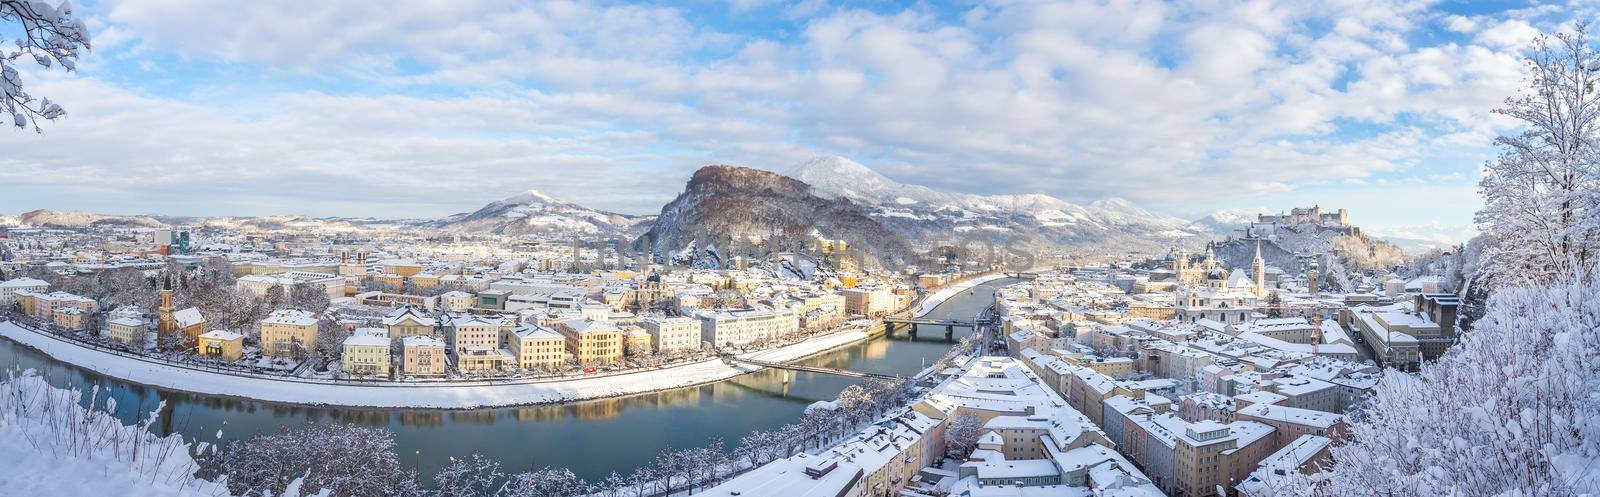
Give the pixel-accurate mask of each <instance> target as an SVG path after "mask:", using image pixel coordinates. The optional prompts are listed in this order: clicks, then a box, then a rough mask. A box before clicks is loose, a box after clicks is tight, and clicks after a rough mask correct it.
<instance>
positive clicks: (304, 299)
mask: <svg viewBox="0 0 1600 497" xmlns="http://www.w3.org/2000/svg"><path fill="white" fill-rule="evenodd" d="M328 305H329V299H328V291H327V290H325V289H323V287H322V286H320V285H312V284H308V283H295V284H294V285H291V286H290V287H289V307H292V308H295V309H302V310H307V311H311V313H313V314H321V313H322V311H325V310H327V309H328Z"/></svg>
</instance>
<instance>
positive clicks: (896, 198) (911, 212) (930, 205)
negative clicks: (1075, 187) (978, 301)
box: [790, 156, 1214, 252]
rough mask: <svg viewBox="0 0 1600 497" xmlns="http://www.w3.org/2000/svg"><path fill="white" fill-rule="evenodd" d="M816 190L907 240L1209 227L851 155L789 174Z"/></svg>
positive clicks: (1043, 239)
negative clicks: (981, 191) (938, 179)
mask: <svg viewBox="0 0 1600 497" xmlns="http://www.w3.org/2000/svg"><path fill="white" fill-rule="evenodd" d="M790 174H792V175H793V176H794V178H795V179H798V180H800V181H802V182H805V183H807V184H810V185H811V186H812V188H814V189H815V190H816V191H817V192H818V194H819V195H822V196H824V197H827V198H830V199H836V200H848V201H850V202H853V203H856V204H859V205H861V206H863V207H864V208H865V209H867V211H868V212H869V214H870V215H871V216H872V217H874V218H877V219H880V220H882V221H884V223H885V225H886V226H888V227H889V228H890V229H892V230H894V231H896V232H898V233H900V234H901V235H903V236H906V237H907V238H910V239H913V240H945V239H952V238H958V237H960V238H965V237H967V236H978V237H983V238H988V239H991V240H1005V239H1010V238H1012V237H1015V236H1021V237H1024V238H1025V239H1028V240H1031V241H1033V242H1035V243H1039V244H1043V245H1057V246H1066V247H1074V248H1088V247H1098V248H1106V247H1115V249H1116V251H1122V252H1125V251H1129V250H1144V249H1160V248H1163V247H1168V246H1171V245H1172V244H1189V243H1194V242H1193V241H1192V240H1193V239H1195V238H1197V237H1201V236H1209V235H1212V234H1214V232H1212V231H1210V230H1209V229H1206V228H1205V227H1201V226H1196V225H1195V223H1193V222H1190V221H1187V220H1183V219H1178V218H1174V217H1166V216H1159V215H1155V214H1151V213H1150V212H1148V211H1146V210H1144V209H1141V208H1139V207H1138V206H1136V205H1134V204H1133V203H1132V202H1129V201H1127V200H1124V199H1121V198H1108V199H1104V200H1099V201H1096V202H1093V203H1090V204H1088V205H1079V204H1074V203H1071V202H1067V201H1065V200H1061V199H1058V198H1055V197H1052V196H1049V195H1043V194H1025V195H977V194H967V193H954V192H945V191H939V190H934V189H932V188H928V187H925V186H921V185H911V184H905V183H899V182H896V181H894V180H891V179H889V178H888V177H886V176H884V175H882V174H879V173H878V172H876V171H873V170H872V169H871V168H868V167H866V166H863V165H861V164H859V163H856V162H855V161H852V160H849V159H846V158H843V157H838V156H824V157H818V158H815V159H812V160H810V161H807V162H805V163H803V164H800V165H799V166H796V167H795V168H792V170H791V173H790Z"/></svg>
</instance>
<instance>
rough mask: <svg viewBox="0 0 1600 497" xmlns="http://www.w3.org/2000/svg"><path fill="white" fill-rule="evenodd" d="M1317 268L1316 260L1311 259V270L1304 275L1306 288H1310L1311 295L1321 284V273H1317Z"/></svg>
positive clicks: (1315, 292) (1314, 293)
mask: <svg viewBox="0 0 1600 497" xmlns="http://www.w3.org/2000/svg"><path fill="white" fill-rule="evenodd" d="M1317 268H1318V264H1317V260H1316V259H1311V272H1310V274H1307V275H1306V289H1307V290H1310V291H1311V294H1312V295H1316V294H1317V288H1318V287H1321V286H1322V285H1321V283H1322V275H1321V274H1319V273H1318V271H1317Z"/></svg>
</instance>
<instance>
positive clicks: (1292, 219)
mask: <svg viewBox="0 0 1600 497" xmlns="http://www.w3.org/2000/svg"><path fill="white" fill-rule="evenodd" d="M1256 222H1257V223H1260V224H1277V225H1283V226H1298V225H1303V224H1316V225H1322V226H1341V227H1342V226H1349V225H1350V213H1349V212H1346V211H1345V210H1344V209H1339V210H1338V211H1335V212H1322V207H1318V206H1315V205H1313V206H1311V207H1295V208H1293V209H1289V213H1288V214H1260V215H1258V216H1256Z"/></svg>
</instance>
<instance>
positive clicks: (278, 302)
mask: <svg viewBox="0 0 1600 497" xmlns="http://www.w3.org/2000/svg"><path fill="white" fill-rule="evenodd" d="M261 301H262V302H263V303H265V304H266V305H267V308H269V309H273V310H279V309H285V308H288V307H289V295H288V294H287V293H286V292H284V291H283V285H272V286H270V287H267V293H266V295H263V296H262V298H261Z"/></svg>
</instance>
